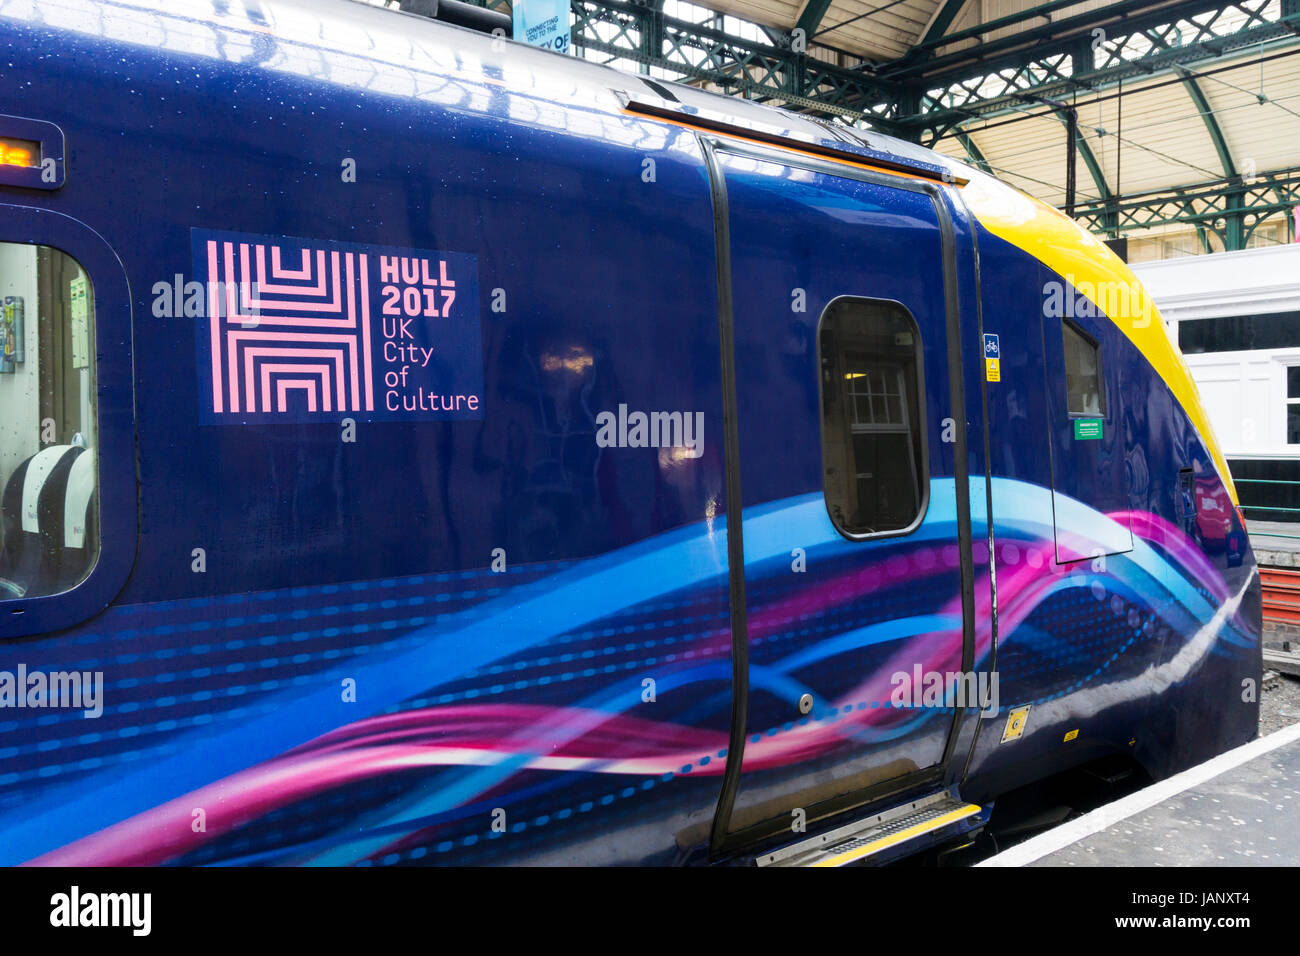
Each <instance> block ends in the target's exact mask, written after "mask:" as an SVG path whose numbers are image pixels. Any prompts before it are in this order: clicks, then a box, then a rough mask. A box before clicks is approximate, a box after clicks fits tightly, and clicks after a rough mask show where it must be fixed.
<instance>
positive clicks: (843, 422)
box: [818, 297, 926, 537]
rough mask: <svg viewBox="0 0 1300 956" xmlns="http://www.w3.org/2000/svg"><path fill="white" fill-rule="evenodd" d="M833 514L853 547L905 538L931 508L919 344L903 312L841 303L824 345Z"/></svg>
mask: <svg viewBox="0 0 1300 956" xmlns="http://www.w3.org/2000/svg"><path fill="white" fill-rule="evenodd" d="M818 346H819V353H820V361H821V375H822V470H823V487H824V491H825V495H826V508H827V510H828V511H829V512H830V516H831V520H833V521H834V522H835V525H836V527H837V528H839V530H840V531H841V532H842V533H844V534H846V535H849V536H852V537H860V536H863V535H870V534H882V533H886V532H896V531H902V530H905V529H907V528H910V527H912V526H913V525H914V524H915V523H916V522H917V520H918V519H919V518H920V515H921V512H922V510H923V508H924V504H925V497H926V496H925V488H926V474H925V454H924V448H925V445H924V435H923V433H922V422H923V420H924V419H923V416H922V414H921V410H920V406H919V396H920V395H921V394H922V392H921V387H920V382H919V378H920V368H921V364H920V363H921V339H920V334H919V332H918V330H917V327H916V322H915V321H914V320H913V319H912V316H911V315H910V314H909V313H908V311H907V310H906V309H904V308H903V307H902V306H901V305H899V304H898V303H896V302H881V301H877V300H872V299H858V298H848V297H842V298H839V299H836V300H835V301H833V302H832V303H831V304H830V305H829V306H827V309H826V312H825V314H824V315H823V316H822V320H821V329H820V332H819V337H818Z"/></svg>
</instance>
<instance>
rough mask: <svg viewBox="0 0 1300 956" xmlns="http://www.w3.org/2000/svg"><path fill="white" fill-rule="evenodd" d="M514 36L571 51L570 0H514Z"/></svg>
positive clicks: (524, 40)
mask: <svg viewBox="0 0 1300 956" xmlns="http://www.w3.org/2000/svg"><path fill="white" fill-rule="evenodd" d="M514 17H515V37H514V38H515V39H516V40H521V41H523V42H524V43H527V44H529V45H530V46H540V47H545V48H546V49H548V50H555V51H557V52H559V53H568V52H569V0H515V5H514Z"/></svg>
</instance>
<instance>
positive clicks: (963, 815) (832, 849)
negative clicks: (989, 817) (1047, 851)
mask: <svg viewBox="0 0 1300 956" xmlns="http://www.w3.org/2000/svg"><path fill="white" fill-rule="evenodd" d="M982 810H983V807H980V806H979V805H977V804H974V803H966V802H965V801H964V800H956V799H954V798H953V797H952V795H951V794H949V793H948V792H946V791H942V790H941V791H939V792H937V793H932V794H930V795H929V796H925V797H920V798H918V799H916V800H912V801H909V802H908V803H904V804H901V805H900V806H897V807H891V808H889V809H888V810H885V811H883V812H882V813H877V814H876V815H874V816H870V817H866V818H865V819H862V820H856V821H854V822H853V823H850V824H848V825H847V826H843V827H840V828H839V829H837V830H831V831H829V832H827V833H822V834H818V835H817V836H815V837H811V838H809V839H807V840H801V841H800V842H798V843H792V844H790V845H789V846H784V847H781V848H780V849H779V850H773V851H771V852H770V853H764V854H763V855H762V856H760V857H758V858H757V859H756V860H755V861H754V862H755V863H757V864H758V865H759V866H847V865H848V864H850V863H857V862H859V861H860V860H865V859H867V858H868V857H870V856H874V855H875V854H877V853H880V852H882V851H884V850H888V849H890V848H891V847H897V846H898V845H899V844H902V843H907V842H909V841H911V840H918V839H920V838H922V837H924V836H927V835H930V834H934V833H935V831H937V830H943V829H945V828H948V827H953V826H955V825H957V824H958V823H961V822H962V821H963V820H968V819H970V818H971V817H973V816H975V815H977V814H979V813H980V812H982Z"/></svg>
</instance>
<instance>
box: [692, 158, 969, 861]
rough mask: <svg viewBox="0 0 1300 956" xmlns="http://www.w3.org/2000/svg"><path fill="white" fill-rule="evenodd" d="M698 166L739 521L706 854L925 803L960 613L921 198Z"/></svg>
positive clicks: (965, 562)
mask: <svg viewBox="0 0 1300 956" xmlns="http://www.w3.org/2000/svg"><path fill="white" fill-rule="evenodd" d="M706 150H707V153H708V158H709V162H710V171H711V175H712V177H713V189H714V199H715V219H716V222H717V225H718V229H719V285H720V288H721V289H722V292H723V296H722V300H723V301H722V311H723V337H722V349H723V353H724V388H725V387H727V380H728V379H729V378H731V377H732V376H734V389H735V401H734V407H731V408H729V410H728V411H729V413H730V414H732V415H733V416H734V419H735V421H734V425H733V426H732V427H730V428H729V434H728V439H729V447H728V448H727V465H728V486H727V494H728V499H727V500H728V502H729V504H728V515H729V520H730V515H732V514H733V513H734V509H733V507H732V506H731V505H730V502H731V501H734V500H736V498H737V496H739V499H740V501H741V502H742V505H743V520H742V522H741V527H740V530H741V532H742V533H741V535H740V537H741V541H740V542H739V543H738V542H736V541H735V540H734V538H735V537H736V536H735V535H734V530H733V529H732V528H729V532H731V540H729V545H730V546H731V548H732V549H733V551H732V555H731V566H732V569H733V571H732V588H733V593H732V607H733V611H732V623H733V632H734V633H733V654H734V662H733V666H734V669H735V677H736V706H735V711H734V713H733V721H734V724H733V735H732V747H733V750H736V749H739V748H741V747H743V755H742V760H741V762H740V764H739V767H740V769H739V771H738V772H737V771H735V770H734V769H733V768H734V767H735V762H734V761H729V763H728V771H729V774H728V777H727V779H726V780H725V781H724V786H723V796H722V800H721V801H720V804H719V813H718V819H717V821H716V822H715V826H714V838H713V842H714V849H715V852H716V851H719V849H720V847H726V846H729V845H736V846H739V845H742V844H749V843H752V842H756V841H759V840H764V839H769V838H770V839H775V838H777V837H778V836H779V834H780V833H781V832H782V831H785V832H787V833H789V832H793V833H795V834H797V833H799V832H800V830H801V824H802V825H811V824H813V823H814V822H815V821H816V820H817V819H821V818H826V817H829V816H831V815H832V814H835V813H837V812H841V811H844V810H848V809H851V808H853V807H856V806H860V805H863V804H865V803H867V802H872V801H876V800H884V799H886V798H887V797H888V796H889V794H891V793H900V794H901V793H902V792H903V791H908V792H911V791H912V790H913V788H914V787H926V786H928V785H931V784H935V785H937V784H938V781H939V780H940V779H941V777H942V772H943V768H944V766H945V764H946V762H947V759H948V755H949V752H950V750H951V741H952V740H953V733H954V731H955V729H956V725H957V720H956V717H957V714H958V708H957V707H956V706H954V705H955V703H957V702H959V699H958V698H957V697H954V696H953V695H952V694H950V693H946V692H945V690H944V688H945V687H951V686H952V685H951V684H950V683H948V678H949V676H950V675H961V674H962V673H963V672H966V673H968V672H969V671H970V669H971V668H970V660H971V657H972V652H973V649H972V639H971V634H972V619H973V611H972V607H971V597H970V595H971V577H972V569H971V546H970V512H969V502H968V496H969V484H968V479H967V477H966V474H965V468H966V465H965V461H966V459H965V433H964V429H963V428H962V427H959V423H962V422H964V421H965V413H964V410H963V407H962V393H961V358H960V354H959V353H958V350H957V346H956V342H957V340H958V338H959V335H958V333H957V330H956V326H957V322H958V316H957V311H956V310H957V305H956V299H955V294H956V293H955V288H954V282H955V280H954V279H953V273H954V268H955V264H954V259H953V256H954V252H953V244H952V232H951V225H950V221H949V220H948V218H947V212H946V208H945V207H944V206H943V199H942V197H941V195H940V193H939V190H938V187H937V186H935V185H933V184H929V183H923V182H920V181H917V180H913V179H908V178H904V177H898V176H888V175H883V174H877V173H873V172H869V171H866V170H859V169H857V168H855V167H853V166H848V165H844V164H839V163H832V162H824V161H821V160H817V159H811V158H810V159H808V160H806V161H804V160H800V159H792V158H791V157H790V155H789V154H788V153H775V152H772V151H768V150H765V149H762V148H760V147H749V146H744V145H739V144H734V143H731V142H726V141H722V140H707V141H706ZM728 326H729V328H728ZM950 343H952V344H951V345H950ZM727 363H729V367H728V364H727ZM732 445H734V447H732ZM738 552H743V561H742V560H741V555H740V553H738ZM742 566H743V576H741V575H738V574H737V573H736V569H737V568H739V567H742ZM936 681H938V682H939V683H936Z"/></svg>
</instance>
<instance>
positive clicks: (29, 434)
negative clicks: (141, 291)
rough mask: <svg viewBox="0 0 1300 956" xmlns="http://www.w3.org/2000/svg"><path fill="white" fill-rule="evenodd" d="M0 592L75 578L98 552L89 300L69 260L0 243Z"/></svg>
mask: <svg viewBox="0 0 1300 956" xmlns="http://www.w3.org/2000/svg"><path fill="white" fill-rule="evenodd" d="M0 304H2V305H3V313H2V314H0V343H2V344H3V348H2V351H0V409H3V412H4V414H3V416H0V519H2V520H0V534H2V535H3V537H0V600H2V599H6V598H26V597H41V596H44V595H50V594H58V593H60V592H63V591H66V590H69V589H70V588H72V587H75V586H76V585H77V584H79V583H80V582H81V581H82V579H84V578H85V577H86V575H87V574H88V573H89V572H90V569H91V567H92V566H93V565H94V563H95V558H96V556H97V554H98V552H99V535H98V522H97V509H98V503H97V501H96V489H97V487H98V466H97V461H96V450H97V449H96V413H95V368H94V355H95V353H94V341H95V328H94V326H95V302H94V290H93V289H92V287H91V284H90V280H89V278H88V277H87V275H86V273H85V272H84V271H83V270H82V268H81V266H80V265H79V264H78V263H77V261H76V260H75V259H73V258H72V257H71V256H69V255H67V254H66V253H63V252H60V251H59V250H57V249H52V248H49V247H47V246H37V245H29V244H24V243H14V242H0Z"/></svg>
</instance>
